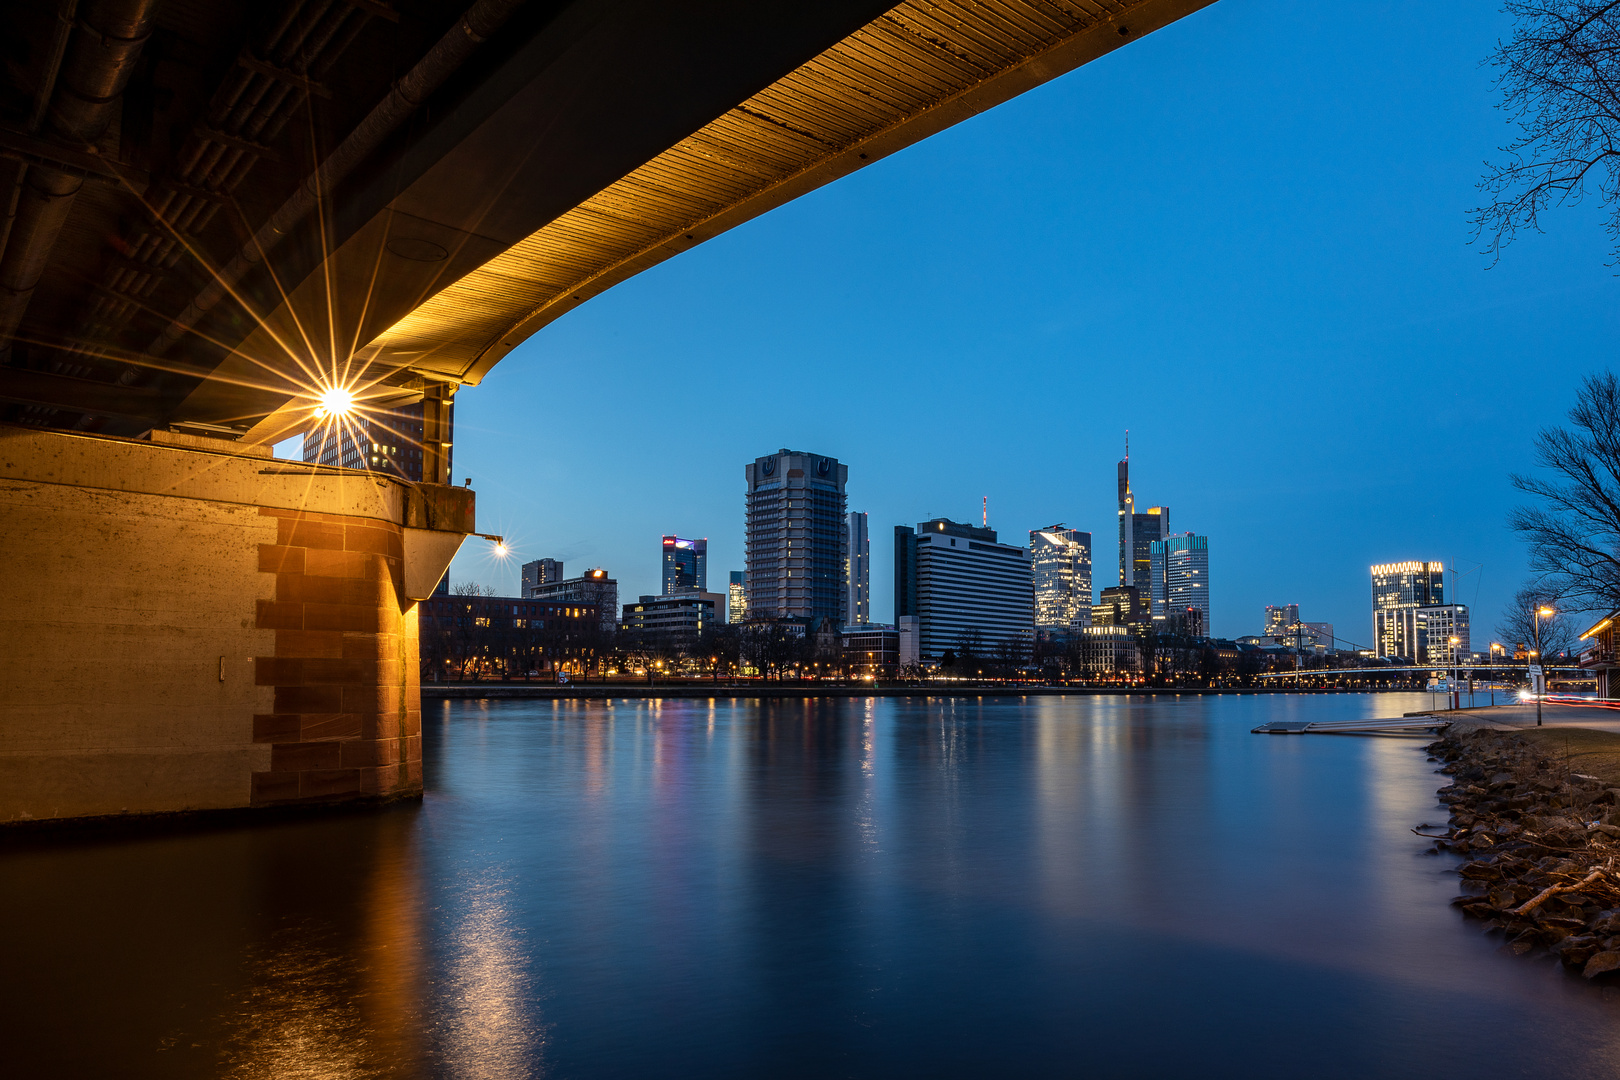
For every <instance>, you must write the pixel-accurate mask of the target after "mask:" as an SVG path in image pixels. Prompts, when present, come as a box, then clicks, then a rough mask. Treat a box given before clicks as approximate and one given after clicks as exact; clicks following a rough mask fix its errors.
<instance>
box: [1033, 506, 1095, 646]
mask: <svg viewBox="0 0 1620 1080" xmlns="http://www.w3.org/2000/svg"><path fill="white" fill-rule="evenodd" d="M1029 560H1030V573H1031V575H1032V577H1033V580H1034V587H1035V625H1036V626H1037V627H1039V628H1042V629H1069V628H1071V627H1081V626H1089V625H1090V624H1091V534H1090V533H1088V532H1081V531H1080V530H1079V529H1066V528H1064V527H1063V525H1062V523H1061V522H1060V523H1058V524H1056V525H1051V526H1048V527H1047V528H1044V529H1032V530H1031V531H1030V534H1029Z"/></svg>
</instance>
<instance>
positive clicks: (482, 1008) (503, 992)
mask: <svg viewBox="0 0 1620 1080" xmlns="http://www.w3.org/2000/svg"><path fill="white" fill-rule="evenodd" d="M451 949H452V954H451V956H450V958H449V982H450V993H449V994H448V995H447V999H446V1000H445V1002H444V1006H445V1008H446V1010H447V1011H448V1013H449V1022H448V1024H447V1027H446V1038H445V1045H444V1060H445V1064H446V1065H448V1066H449V1068H448V1070H447V1071H448V1072H449V1074H450V1075H452V1076H458V1077H468V1078H473V1077H476V1078H478V1080H507V1078H516V1077H529V1076H538V1075H540V1074H541V1073H542V1072H543V1071H544V1068H543V1063H542V1051H543V1050H544V1046H545V1032H544V1030H543V1029H542V1027H541V1025H540V1023H539V1021H538V1019H537V1018H536V1017H535V1016H534V1015H533V1013H532V1009H533V1001H534V994H533V992H532V990H531V988H530V986H529V975H528V957H527V955H526V954H525V952H524V949H523V946H522V942H521V941H520V938H519V935H518V933H517V931H516V930H514V929H513V928H512V922H511V917H510V913H509V910H508V894H507V890H506V888H505V886H504V885H502V884H500V883H499V882H495V881H491V882H486V883H484V884H482V885H479V886H476V887H475V888H474V889H473V890H472V892H471V894H470V895H468V896H466V897H464V898H463V899H462V900H461V903H460V917H459V920H458V921H457V922H456V924H455V926H454V928H453V930H452V933H451Z"/></svg>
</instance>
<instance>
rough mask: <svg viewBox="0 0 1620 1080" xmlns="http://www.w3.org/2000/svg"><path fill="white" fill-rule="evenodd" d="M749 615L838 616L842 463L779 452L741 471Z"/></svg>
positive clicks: (841, 601) (844, 554) (842, 600)
mask: <svg viewBox="0 0 1620 1080" xmlns="http://www.w3.org/2000/svg"><path fill="white" fill-rule="evenodd" d="M743 475H744V477H745V478H746V480H747V483H748V491H747V493H746V495H745V496H744V501H745V506H746V521H747V574H748V577H747V582H748V617H749V618H750V619H788V618H793V619H821V618H831V619H834V620H839V621H842V620H843V618H844V606H845V604H846V603H847V602H848V597H847V593H846V590H845V577H844V565H845V561H846V560H847V559H848V558H849V552H848V551H847V550H845V548H846V544H847V543H848V538H847V536H846V530H847V521H846V519H845V514H846V513H847V512H848V507H847V496H846V495H845V492H844V487H845V485H846V484H847V483H848V481H849V467H848V466H847V465H841V464H839V462H838V459H837V458H831V457H825V456H823V455H821V454H810V453H806V452H804V451H802V450H788V449H785V448H784V449H782V450H778V451H777V452H776V453H774V454H767V455H765V456H764V457H758V458H755V459H754V460H753V461H752V462H750V463H749V464H748V465H746V466H744V468H743Z"/></svg>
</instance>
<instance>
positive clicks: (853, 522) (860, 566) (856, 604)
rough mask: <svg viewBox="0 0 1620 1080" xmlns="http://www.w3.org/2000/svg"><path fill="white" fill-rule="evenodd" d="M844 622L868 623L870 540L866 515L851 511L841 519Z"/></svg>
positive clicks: (869, 607) (870, 611) (870, 579)
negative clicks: (842, 531) (842, 530)
mask: <svg viewBox="0 0 1620 1080" xmlns="http://www.w3.org/2000/svg"><path fill="white" fill-rule="evenodd" d="M844 553H845V556H844V588H845V590H846V592H845V595H844V623H845V625H847V626H859V625H861V624H862V623H869V622H871V621H872V541H871V538H870V537H869V536H868V535H867V532H866V515H865V514H864V513H862V512H860V511H858V510H852V511H850V513H849V514H848V516H846V517H845V519H844Z"/></svg>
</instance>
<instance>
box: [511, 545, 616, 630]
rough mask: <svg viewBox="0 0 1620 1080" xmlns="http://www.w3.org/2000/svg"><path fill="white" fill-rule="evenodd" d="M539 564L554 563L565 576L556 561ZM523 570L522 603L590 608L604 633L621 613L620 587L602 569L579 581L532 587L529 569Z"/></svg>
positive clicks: (542, 583)
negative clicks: (549, 603)
mask: <svg viewBox="0 0 1620 1080" xmlns="http://www.w3.org/2000/svg"><path fill="white" fill-rule="evenodd" d="M540 562H543V563H545V562H549V563H552V564H553V565H554V566H555V567H556V568H557V574H558V576H559V577H561V575H562V563H560V562H556V560H554V559H541V560H540ZM533 565H535V564H534V563H530V564H528V566H525V567H524V568H523V599H525V600H549V601H552V602H553V603H561V604H574V605H589V606H590V607H591V608H593V609H594V610H596V611H597V612H599V613H600V617H601V622H602V629H603V630H608V631H611V630H612V629H613V623H614V618H615V617H616V616H617V615H618V611H619V583H618V582H617V581H615V580H614V579H613V578H610V577H608V572H607V571H606V570H603V569H601V568H600V567H598V568H596V569H592V570H587V571H585V572H584V573H583V574H581V575H580V576H579V577H577V578H561V580H550V581H541V582H540V583H538V584H533V585H531V584H530V583H529V566H533Z"/></svg>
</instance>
